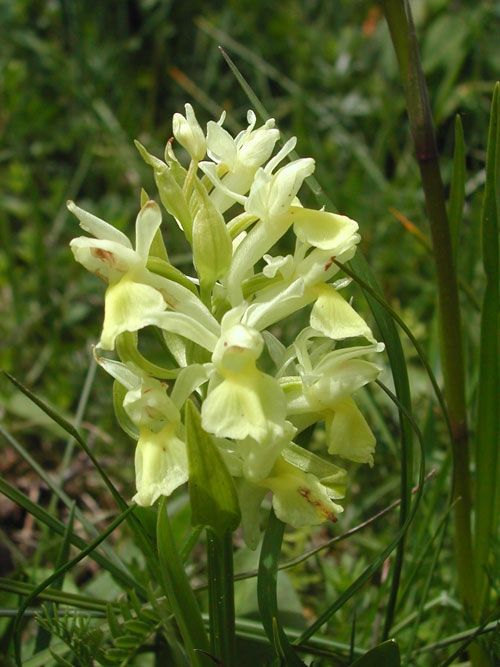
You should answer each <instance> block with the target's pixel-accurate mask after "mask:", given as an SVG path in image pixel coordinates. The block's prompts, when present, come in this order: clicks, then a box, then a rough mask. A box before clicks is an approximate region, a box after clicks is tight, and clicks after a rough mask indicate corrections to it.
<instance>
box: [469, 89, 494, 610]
mask: <svg viewBox="0 0 500 667" xmlns="http://www.w3.org/2000/svg"><path fill="white" fill-rule="evenodd" d="M499 97H500V85H499V84H498V83H497V85H496V88H495V92H494V95H493V102H492V106H491V122H490V130H489V137H488V153H487V159H486V185H485V193H484V203H483V211H482V216H481V217H482V220H481V232H482V244H483V267H484V275H485V289H484V294H483V307H482V312H481V337H480V350H479V379H478V388H477V413H476V478H477V488H478V493H477V498H476V521H475V531H474V547H475V553H474V556H475V562H474V565H475V572H474V582H475V586H476V590H477V600H476V603H477V607H476V609H475V620H476V621H482V620H483V618H484V616H485V613H486V612H487V608H488V602H489V600H488V597H489V595H488V577H487V574H486V568H487V566H488V561H489V555H490V551H491V539H492V536H495V535H496V534H497V531H498V515H499V500H498V492H499V483H500V482H499V477H500V475H499V468H498V466H499V461H500V459H499V455H498V449H499V441H500V419H499V394H500V352H499V335H500V326H499V318H498V313H499V308H500V287H499V285H500V268H499V264H500V253H499V243H498V231H499V218H500V211H499V208H500V204H499V199H498V196H499V184H498V177H499V174H500V100H499Z"/></svg>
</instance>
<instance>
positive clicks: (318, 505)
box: [297, 487, 337, 523]
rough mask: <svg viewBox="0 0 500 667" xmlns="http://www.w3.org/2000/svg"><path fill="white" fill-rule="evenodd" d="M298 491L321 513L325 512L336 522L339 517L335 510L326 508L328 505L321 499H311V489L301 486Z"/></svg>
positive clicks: (330, 519) (326, 515)
mask: <svg viewBox="0 0 500 667" xmlns="http://www.w3.org/2000/svg"><path fill="white" fill-rule="evenodd" d="M297 490H298V492H299V493H300V495H301V496H302V497H303V498H305V499H306V501H307V502H308V503H309V504H310V505H312V506H313V507H314V508H316V509H317V510H318V511H319V512H320V513H321V514H323V515H324V516H325V517H326V518H327V519H328V520H329V521H332V522H333V523H335V522H336V521H337V517H336V516H335V514H334V513H333V512H331V511H330V510H328V509H326V507H325V506H324V505H323V504H322V503H321V502H320V501H319V500H312V499H311V489H307V488H304V487H299V488H298V489H297Z"/></svg>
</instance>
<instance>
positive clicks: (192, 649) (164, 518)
mask: <svg viewBox="0 0 500 667" xmlns="http://www.w3.org/2000/svg"><path fill="white" fill-rule="evenodd" d="M157 538H158V555H159V558H160V565H161V572H162V578H161V582H162V585H163V589H164V592H165V594H166V596H167V599H168V603H169V606H170V609H171V610H172V613H173V615H174V618H175V620H176V622H177V625H178V626H179V630H180V633H181V635H182V638H183V640H184V645H185V647H186V651H187V653H188V655H189V659H190V664H191V665H193V667H201V666H202V665H203V666H205V665H207V667H208V665H209V662H208V660H207V658H205V657H204V655H203V653H201V651H204V652H205V653H208V651H209V648H210V647H209V643H208V638H207V634H206V632H205V628H204V626H203V620H202V617H201V612H200V608H199V606H198V603H197V601H196V598H195V596H194V593H193V590H192V589H191V586H190V585H189V580H188V578H187V575H186V572H185V571H184V567H183V565H182V561H181V559H180V555H179V551H178V549H177V545H176V544H175V541H174V537H173V535H172V529H171V527H170V519H169V517H168V513H167V506H166V499H165V498H164V497H162V498H161V500H160V509H159V512H158V524H157Z"/></svg>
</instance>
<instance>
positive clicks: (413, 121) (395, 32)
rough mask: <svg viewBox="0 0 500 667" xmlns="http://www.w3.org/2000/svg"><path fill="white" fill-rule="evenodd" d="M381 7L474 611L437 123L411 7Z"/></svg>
mask: <svg viewBox="0 0 500 667" xmlns="http://www.w3.org/2000/svg"><path fill="white" fill-rule="evenodd" d="M383 9H384V12H385V16H386V19H387V23H388V25H389V30H390V33H391V38H392V41H393V44H394V48H395V50H396V55H397V58H398V62H399V67H400V71H401V76H402V78H403V81H404V83H405V89H406V97H407V108H408V118H409V121H410V127H411V131H412V136H413V141H414V145H415V152H416V157H417V160H418V164H419V168H420V174H421V177H422V185H423V190H424V195H425V201H426V208H427V214H428V217H429V223H430V229H431V237H432V245H433V252H434V262H435V267H436V280H437V291H438V304H437V308H438V311H437V312H438V321H439V331H440V350H441V363H442V369H443V379H444V385H445V393H446V399H447V406H448V412H449V417H450V423H451V426H452V432H453V441H452V447H453V455H454V471H453V499H454V500H456V501H458V502H456V505H455V514H454V520H455V544H456V554H457V567H458V586H459V590H460V595H461V597H462V600H463V602H464V605H465V606H466V607H467V608H469V609H470V610H471V611H472V609H473V608H474V606H475V605H474V600H475V590H474V586H473V579H472V577H471V571H472V569H473V556H472V540H471V527H470V517H471V493H470V470H469V450H468V429H467V412H466V402H465V372H464V360H463V348H462V329H461V321H460V309H459V300H458V288H457V278H456V271H455V264H454V259H453V249H452V243H451V237H450V229H449V224H448V217H447V214H446V206H445V196H444V188H443V183H442V180H441V174H440V170H439V158H438V152H437V147H436V138H435V133H434V125H433V121H432V114H431V110H430V104H429V98H428V93H427V86H426V83H425V79H424V76H423V73H422V67H421V63H420V56H419V53H418V45H417V39H416V36H415V30H414V26H413V21H412V18H411V13H410V8H409V5H408V3H407V2H402V1H401V0H384V1H383Z"/></svg>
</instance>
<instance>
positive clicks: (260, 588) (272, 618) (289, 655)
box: [257, 511, 304, 667]
mask: <svg viewBox="0 0 500 667" xmlns="http://www.w3.org/2000/svg"><path fill="white" fill-rule="evenodd" d="M284 532H285V524H284V523H283V522H282V521H280V520H279V519H278V518H277V517H276V515H275V514H274V512H273V511H271V513H270V515H269V521H268V524H267V528H266V532H265V535H264V542H263V544H262V551H261V554H260V561H259V575H258V579H257V597H258V600H259V610H260V614H261V619H262V625H263V626H264V630H265V631H266V634H267V636H268V638H269V641H270V642H271V644H272V645H273V647H274V650H275V651H276V655H277V657H278V658H279V659H280V660H281V664H284V665H288V666H289V667H303V665H304V663H303V662H302V660H300V658H299V657H298V655H297V653H296V652H295V650H294V649H293V647H292V645H291V644H290V642H289V641H288V638H287V636H286V634H285V631H284V630H283V627H282V625H281V622H280V620H279V612H278V593H277V583H278V563H279V556H280V553H281V543H282V541H283V533H284Z"/></svg>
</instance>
